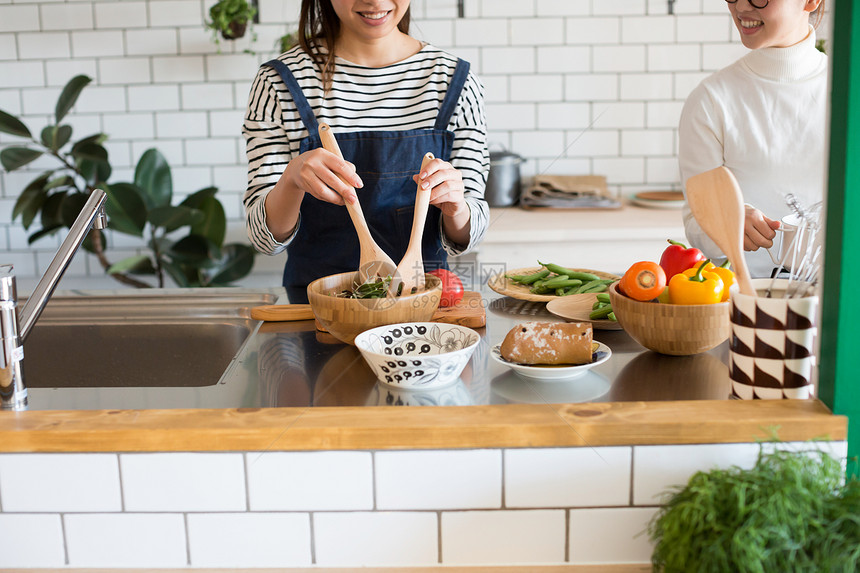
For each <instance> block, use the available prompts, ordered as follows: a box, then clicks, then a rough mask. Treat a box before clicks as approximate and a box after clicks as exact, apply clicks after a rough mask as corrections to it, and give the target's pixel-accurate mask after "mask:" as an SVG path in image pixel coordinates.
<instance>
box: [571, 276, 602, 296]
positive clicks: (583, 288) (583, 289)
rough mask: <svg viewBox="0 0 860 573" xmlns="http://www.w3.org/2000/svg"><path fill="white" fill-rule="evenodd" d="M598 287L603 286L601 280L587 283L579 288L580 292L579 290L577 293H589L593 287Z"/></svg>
mask: <svg viewBox="0 0 860 573" xmlns="http://www.w3.org/2000/svg"><path fill="white" fill-rule="evenodd" d="M598 285H603V282H601V280H600V279H595V280H593V281H588V282H587V283H583V285H582V286H581V287H579V290H578V291H577V292H579V293H584V292H588V290H589V289H591V288H593V287H596V286H598ZM604 290H605V289H604Z"/></svg>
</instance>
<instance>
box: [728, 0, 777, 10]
mask: <svg viewBox="0 0 860 573" xmlns="http://www.w3.org/2000/svg"><path fill="white" fill-rule="evenodd" d="M747 1H748V2H749V3H750V6H752V7H753V8H758V9H759V10H761V9H762V8H764V7H766V6H767V5H768V3H769V2H770V0H747ZM737 2H738V0H726V3H727V4H737Z"/></svg>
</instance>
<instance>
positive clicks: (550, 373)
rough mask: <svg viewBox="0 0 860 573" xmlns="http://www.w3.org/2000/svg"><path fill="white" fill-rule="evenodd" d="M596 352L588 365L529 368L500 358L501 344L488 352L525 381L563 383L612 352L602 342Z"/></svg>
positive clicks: (599, 362)
mask: <svg viewBox="0 0 860 573" xmlns="http://www.w3.org/2000/svg"><path fill="white" fill-rule="evenodd" d="M595 342H596V343H597V350H596V351H595V352H594V354H595V355H597V360H595V361H594V362H589V363H588V364H577V365H575V366H570V365H564V364H562V365H558V366H555V365H549V364H548V365H541V366H529V365H527V364H517V363H516V362H508V361H507V360H505V359H504V358H502V351H501V346H502V345H501V343H500V344H496V345H495V346H493V349H492V350H491V351H490V356H492V357H493V360H495V361H496V362H498V363H500V364H504V365H505V366H507V367H508V368H510V369H511V370H513V371H514V372H515V373H516V374H519V375H520V376H521V377H523V378H525V379H527V380H539V381H541V382H563V381H565V380H573V379H574V378H579V377H580V376H582V375H583V374H585V373H586V372H588V371H589V370H591V369H592V368H594V367H595V366H597V365H598V364H603V363H604V362H606V361H607V360H609V357H610V356H612V350H610V349H609V347H608V346H606V345H605V344H603V343H602V342H597V341H595Z"/></svg>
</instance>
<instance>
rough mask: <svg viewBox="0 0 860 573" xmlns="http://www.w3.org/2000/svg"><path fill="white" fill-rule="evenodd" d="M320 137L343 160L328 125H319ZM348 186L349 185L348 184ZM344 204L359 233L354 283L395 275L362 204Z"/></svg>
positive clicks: (392, 262) (393, 265) (394, 266)
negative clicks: (372, 233)
mask: <svg viewBox="0 0 860 573" xmlns="http://www.w3.org/2000/svg"><path fill="white" fill-rule="evenodd" d="M319 135H320V140H321V141H322V145H323V148H325V149H326V150H327V151H330V152H331V153H334V154H335V155H337V156H338V157H340V158H341V159H343V154H342V153H341V152H340V146H338V144H337V140H336V139H335V137H334V133H332V131H331V127H330V126H329V125H328V124H327V123H320V124H319ZM344 183H346V181H344ZM347 185H349V184H348V183H347ZM344 202H345V203H346V210H347V212H349V218H350V219H352V224H353V225H354V226H355V232H356V233H358V244H359V249H360V251H359V253H360V254H359V261H358V271H356V278H355V280H354V281H353V282H354V283H356V284H363V283H365V282H368V280H371V281H372V280H374V279H375V278H376V277H377V276H380V277H387V276H391V275H392V274H393V273H394V269H395V268H396V265H395V264H394V261H393V260H392V259H391V257H389V256H388V255H387V254H386V252H385V251H383V250H382V248H381V247H380V246H379V245H377V244H376V241H374V240H373V237H372V236H371V235H370V229H369V228H368V226H367V221H366V220H365V219H364V213H363V212H362V211H361V204H360V203H359V202H358V201H356V202H355V203H352V204H350V203H348V202H346V201H344Z"/></svg>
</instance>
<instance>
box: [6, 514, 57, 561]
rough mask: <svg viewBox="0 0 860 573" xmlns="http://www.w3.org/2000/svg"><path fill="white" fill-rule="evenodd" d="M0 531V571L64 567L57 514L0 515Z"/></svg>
mask: <svg viewBox="0 0 860 573" xmlns="http://www.w3.org/2000/svg"><path fill="white" fill-rule="evenodd" d="M0 532H2V535H0V570H6V569H11V568H12V567H62V566H63V565H65V562H66V555H65V549H64V548H63V526H62V523H61V521H60V516H59V514H53V515H51V514H26V513H20V514H15V513H9V514H4V513H0Z"/></svg>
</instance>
